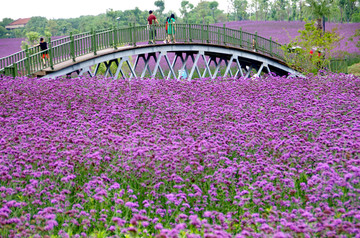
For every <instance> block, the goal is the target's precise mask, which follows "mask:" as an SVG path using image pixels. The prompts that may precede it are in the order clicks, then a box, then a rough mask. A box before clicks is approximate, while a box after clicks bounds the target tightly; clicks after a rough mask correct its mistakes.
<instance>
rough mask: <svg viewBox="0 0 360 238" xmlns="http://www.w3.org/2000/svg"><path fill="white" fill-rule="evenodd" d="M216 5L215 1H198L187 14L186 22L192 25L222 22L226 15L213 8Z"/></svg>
mask: <svg viewBox="0 0 360 238" xmlns="http://www.w3.org/2000/svg"><path fill="white" fill-rule="evenodd" d="M216 3H217V2H216V1H212V2H208V1H200V2H199V4H198V5H197V6H196V7H195V8H193V9H192V10H191V11H190V12H189V14H187V16H188V17H187V19H186V21H187V22H188V23H193V24H207V23H209V24H212V23H215V22H219V21H223V20H224V19H226V15H225V14H224V13H223V11H222V10H219V9H217V7H215V6H216ZM212 8H213V9H212Z"/></svg>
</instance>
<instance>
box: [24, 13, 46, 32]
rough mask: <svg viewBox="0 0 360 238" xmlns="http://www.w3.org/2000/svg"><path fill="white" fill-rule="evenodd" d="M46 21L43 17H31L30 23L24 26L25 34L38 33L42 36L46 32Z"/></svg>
mask: <svg viewBox="0 0 360 238" xmlns="http://www.w3.org/2000/svg"><path fill="white" fill-rule="evenodd" d="M47 23H48V20H47V19H46V18H45V17H32V18H31V19H30V21H29V22H28V23H27V24H26V26H25V30H26V32H31V31H32V32H38V33H39V34H41V35H42V34H44V31H45V30H46V26H47Z"/></svg>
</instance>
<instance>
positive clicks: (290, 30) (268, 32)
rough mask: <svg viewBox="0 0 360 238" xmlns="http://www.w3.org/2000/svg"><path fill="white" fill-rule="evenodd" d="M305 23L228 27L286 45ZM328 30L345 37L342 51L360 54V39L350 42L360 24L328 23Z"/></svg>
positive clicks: (235, 24) (250, 23) (238, 23)
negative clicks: (334, 30)
mask: <svg viewBox="0 0 360 238" xmlns="http://www.w3.org/2000/svg"><path fill="white" fill-rule="evenodd" d="M216 25H219V26H222V25H223V23H218V24H216ZM304 25H305V22H299V21H291V22H288V21H275V22H274V21H236V22H227V23H226V24H225V26H226V27H229V28H232V29H237V30H238V29H240V27H241V28H242V30H243V31H246V32H250V33H255V32H257V33H258V35H259V36H262V37H265V38H270V37H272V39H273V40H275V41H277V42H279V43H280V44H286V43H288V42H290V39H289V37H290V38H295V37H296V36H297V35H299V33H298V31H299V30H300V29H304ZM325 28H326V30H332V29H333V28H336V29H337V32H338V33H339V34H340V36H342V37H344V38H343V40H342V41H341V42H340V49H337V50H341V51H346V52H349V53H351V54H354V53H355V54H360V49H359V48H357V47H356V42H357V41H359V40H360V38H359V37H357V38H355V39H354V41H352V42H351V41H349V40H348V38H349V37H350V36H352V35H354V34H355V31H356V29H359V28H360V23H344V24H340V23H332V22H330V23H329V22H327V23H326V26H325Z"/></svg>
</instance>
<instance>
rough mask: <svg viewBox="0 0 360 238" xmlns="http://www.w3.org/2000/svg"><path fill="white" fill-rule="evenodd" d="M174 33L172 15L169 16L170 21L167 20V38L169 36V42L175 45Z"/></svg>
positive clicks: (173, 17)
mask: <svg viewBox="0 0 360 238" xmlns="http://www.w3.org/2000/svg"><path fill="white" fill-rule="evenodd" d="M175 32H176V26H175V15H174V13H172V14H171V16H170V19H169V20H168V36H169V42H171V41H172V42H173V43H176V41H175Z"/></svg>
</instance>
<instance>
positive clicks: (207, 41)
mask: <svg viewBox="0 0 360 238" xmlns="http://www.w3.org/2000/svg"><path fill="white" fill-rule="evenodd" d="M206 43H210V36H209V23H208V24H206Z"/></svg>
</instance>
